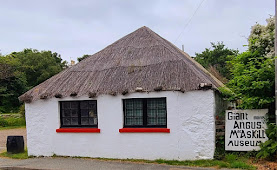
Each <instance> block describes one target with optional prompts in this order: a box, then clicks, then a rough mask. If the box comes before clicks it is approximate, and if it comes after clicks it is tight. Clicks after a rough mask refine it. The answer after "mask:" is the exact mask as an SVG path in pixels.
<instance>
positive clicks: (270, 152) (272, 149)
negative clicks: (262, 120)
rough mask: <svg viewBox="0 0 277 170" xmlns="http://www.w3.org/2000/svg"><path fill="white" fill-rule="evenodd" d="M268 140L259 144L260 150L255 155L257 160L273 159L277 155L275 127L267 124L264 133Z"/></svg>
mask: <svg viewBox="0 0 277 170" xmlns="http://www.w3.org/2000/svg"><path fill="white" fill-rule="evenodd" d="M265 133H266V135H267V137H268V140H267V141H265V142H264V143H261V144H260V147H261V150H260V151H259V152H258V154H257V158H266V159H274V158H275V157H276V153H277V140H276V138H277V125H276V124H275V123H269V124H268V125H267V129H266V131H265Z"/></svg>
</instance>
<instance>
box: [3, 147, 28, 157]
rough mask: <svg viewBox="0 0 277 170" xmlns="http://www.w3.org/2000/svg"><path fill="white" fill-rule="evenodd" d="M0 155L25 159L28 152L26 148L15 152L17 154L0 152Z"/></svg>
mask: <svg viewBox="0 0 277 170" xmlns="http://www.w3.org/2000/svg"><path fill="white" fill-rule="evenodd" d="M0 157H8V158H12V159H27V158H28V153H27V150H26V149H25V150H24V152H22V153H17V154H11V153H8V152H2V153H0Z"/></svg>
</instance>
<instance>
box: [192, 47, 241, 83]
mask: <svg viewBox="0 0 277 170" xmlns="http://www.w3.org/2000/svg"><path fill="white" fill-rule="evenodd" d="M211 46H212V49H208V48H206V49H205V51H203V52H202V53H196V54H195V55H196V57H195V60H196V61H197V62H198V63H200V64H201V65H202V66H203V67H205V68H206V69H208V71H210V72H211V73H212V74H214V76H215V77H217V78H218V79H220V80H221V81H223V82H227V80H226V79H230V78H231V75H230V71H229V70H228V68H227V65H226V61H229V60H230V57H228V56H233V55H236V54H238V50H232V49H229V48H226V47H225V45H224V44H223V42H218V43H217V44H215V43H211ZM222 76H223V77H222Z"/></svg>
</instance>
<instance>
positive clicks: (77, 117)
mask: <svg viewBox="0 0 277 170" xmlns="http://www.w3.org/2000/svg"><path fill="white" fill-rule="evenodd" d="M96 104H97V102H96V101H64V102H61V103H60V105H61V120H62V122H61V123H62V126H73V127H80V126H82V125H85V126H89V125H90V126H95V125H97V110H96V109H97V106H96Z"/></svg>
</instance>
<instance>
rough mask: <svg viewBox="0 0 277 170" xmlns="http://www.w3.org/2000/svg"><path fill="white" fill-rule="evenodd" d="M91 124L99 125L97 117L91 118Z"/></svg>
mask: <svg viewBox="0 0 277 170" xmlns="http://www.w3.org/2000/svg"><path fill="white" fill-rule="evenodd" d="M89 125H97V118H89Z"/></svg>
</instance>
